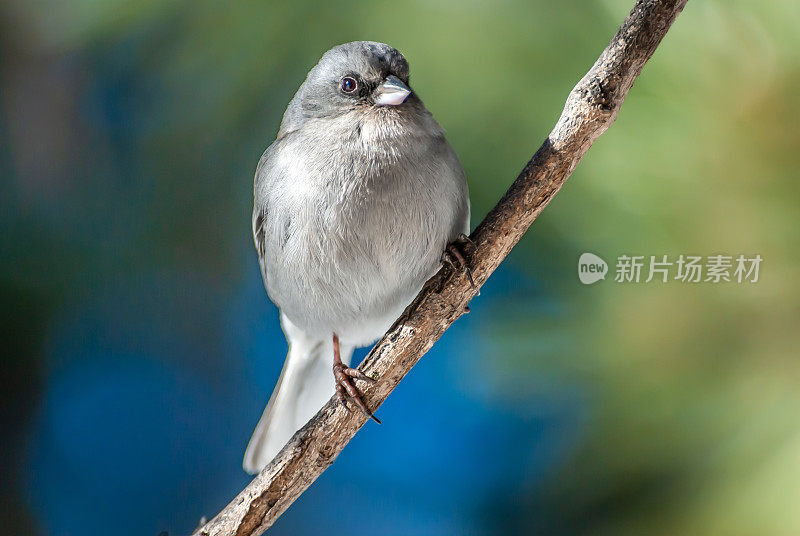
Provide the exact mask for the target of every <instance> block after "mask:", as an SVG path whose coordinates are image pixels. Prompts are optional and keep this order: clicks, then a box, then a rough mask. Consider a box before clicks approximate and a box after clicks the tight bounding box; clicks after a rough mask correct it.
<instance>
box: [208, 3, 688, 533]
mask: <svg viewBox="0 0 800 536" xmlns="http://www.w3.org/2000/svg"><path fill="white" fill-rule="evenodd" d="M686 2H687V0H638V1H637V2H636V4H635V5H634V7H633V9H632V10H631V12H630V14H629V15H628V17H627V18H626V19H625V21H624V22H623V23H622V26H620V28H619V30H618V31H617V33H616V35H615V36H614V38H613V39H612V40H611V43H609V45H608V46H607V47H606V49H605V50H604V51H603V53H602V54H601V55H600V58H599V59H598V60H597V62H595V64H594V66H593V67H592V68H591V69H590V70H589V72H588V73H586V75H585V76H584V77H583V78H582V79H581V80H580V82H578V84H577V85H576V86H575V88H574V89H573V90H572V92H570V94H569V97H568V98H567V102H566V105H565V106H564V111H563V112H562V114H561V117H560V118H559V120H558V123H557V124H556V126H555V128H553V131H552V132H551V133H550V135H549V136H548V138H547V139H546V140H545V142H544V143H543V144H542V146H541V147H540V148H539V150H538V151H536V154H534V155H533V158H532V159H531V160H530V162H528V164H527V165H526V166H525V168H524V169H523V170H522V173H520V175H519V177H517V179H516V180H515V181H514V183H513V184H512V185H511V187H510V188H509V190H508V191H507V192H506V194H505V195H504V196H503V198H502V199H501V200H500V202H499V203H497V205H496V206H495V207H494V208H493V209H492V210H491V212H489V214H488V215H487V216H486V218H485V219H484V220H483V222H481V224H480V225H478V227H477V228H476V229H475V231H474V232H473V233H472V237H471V238H472V240H473V242H474V243H475V246H476V248H475V250H474V251H471V250H469V249H468V250H467V253H468V255H467V260H468V262H469V265H470V267H471V269H472V274H473V277H474V279H475V283H476V284H477V285H478V287H480V285H482V284H483V283H484V282H485V281H486V279H487V278H488V277H489V276H490V275H491V273H492V272H493V271H494V270H495V269H496V268H497V266H498V265H499V264H500V262H501V261H502V260H503V259H504V258H505V257H506V255H508V253H509V252H510V251H511V248H513V247H514V245H515V244H516V243H517V242H518V241H519V239H520V238H521V237H522V235H523V233H525V231H526V230H527V229H528V227H530V225H531V224H532V223H533V220H535V219H536V217H537V216H538V215H539V214H540V213H541V212H542V210H543V209H544V207H546V206H547V204H548V203H549V202H550V200H551V199H552V198H553V196H554V195H555V194H556V192H558V190H559V189H560V188H561V186H562V185H563V184H564V181H566V180H567V178H568V177H569V176H570V174H571V173H572V171H573V170H574V169H575V166H577V164H578V162H580V160H581V158H582V157H583V155H584V154H586V151H588V150H589V147H591V145H592V143H594V141H595V140H596V139H597V138H598V137H599V136H600V135H601V134H602V133H603V132H605V130H606V129H607V128H608V127H609V126H610V125H611V124H612V123H613V122H614V120H615V119H616V117H617V113H618V112H619V109H620V106H621V105H622V101H623V100H624V98H625V96H626V95H627V93H628V90H629V89H630V88H631V86H632V85H633V82H634V80H635V79H636V77H637V76H638V75H639V73H640V72H641V70H642V68H643V67H644V65H645V63H646V62H647V60H648V59H650V56H652V54H653V52H654V51H655V49H656V47H657V46H658V44H659V43H660V42H661V39H662V38H663V37H664V35H665V34H666V33H667V30H668V29H669V27H670V26H671V25H672V23H673V21H674V20H675V17H677V16H678V14H679V13H680V12H681V10H682V9H683V7H684V5H685V4H686ZM475 294H476V290H475V289H473V288H472V287H471V286H470V283H469V281H468V279H467V278H466V277H465V275H464V274H462V273H458V274H455V273H453V272H452V271H451V270H449V269H447V268H443V269H442V270H440V271H439V273H437V274H436V275H435V276H434V277H432V278H431V279H430V280H429V281H428V282H427V283H426V284H425V286H424V288H423V289H422V291H421V292H420V293H419V295H418V296H417V297H416V299H415V300H414V302H413V303H412V304H411V305H409V306H408V308H407V309H406V310H405V312H404V313H403V314H402V316H401V317H400V319H398V320H397V322H396V323H395V324H394V326H392V328H391V329H390V330H389V331H388V332H387V333H386V335H384V336H383V338H382V339H381V340H380V341H379V342H378V343H377V344H376V345H375V347H374V348H373V349H372V351H371V352H370V354H369V355H368V356H367V358H366V359H365V360H364V362H363V363H362V364H361V367H360V368H361V370H363V371H364V372H365V373H366V374H369V375H370V376H373V377H374V378H377V381H376V382H375V383H373V384H367V383H366V382H359V388H360V389H361V392H362V393H363V398H364V402H365V403H366V404H367V405H368V406H369V407H370V408H372V409H373V410H374V409H375V408H377V407H378V406H379V405H380V404H381V403H382V402H383V401H384V400H386V397H388V396H389V393H391V392H392V390H393V389H394V388H395V387H396V386H397V384H398V383H399V382H400V380H402V379H403V377H404V376H405V375H406V374H407V373H408V371H409V370H411V367H413V366H414V365H415V364H416V363H417V361H419V359H420V357H421V356H422V355H423V354H424V353H425V352H426V351H428V349H429V348H430V347H431V346H433V343H434V342H436V340H438V339H439V337H440V336H441V335H442V333H444V331H445V330H446V329H447V328H448V327H449V326H450V324H452V323H453V322H454V321H455V320H456V319H457V318H458V317H459V316H461V315H462V314H464V311H465V308H466V307H467V304H468V303H469V301H470V300H471V299H472V297H473V296H474V295H475ZM365 422H366V418H365V417H364V416H363V415H362V414H361V413H359V412H353V413H349V412H347V411H346V410H345V409H344V408H343V407H342V406H341V405H340V404H339V403H337V401H336V398H335V397H333V398H332V399H331V400H330V401H328V403H327V404H325V406H324V407H323V408H322V409H321V410H320V411H319V412H318V413H317V414H316V415H315V416H314V418H312V419H311V421H309V423H308V424H306V425H305V426H304V427H303V428H302V429H300V430H299V431H298V432H297V433H296V434H295V435H294V436H293V437H292V439H291V440H290V441H289V443H287V444H286V446H285V447H284V448H283V450H281V452H280V453H279V454H278V456H277V457H276V458H275V459H274V460H273V461H272V462H271V463H270V464H269V465H268V466H267V467H266V468H265V469H264V470H263V471H262V472H261V474H260V475H258V476H257V477H256V478H255V479H253V481H252V482H251V483H250V484H249V485H248V486H247V487H246V488H245V489H244V490H243V491H242V492H241V493H240V494H239V495H238V496H237V497H236V498H235V499H234V500H233V501H232V502H231V503H230V504H229V505H228V506H226V507H225V509H224V510H223V511H222V512H220V513H219V514H218V515H217V516H216V517H215V518H214V519H212V520H211V521H210V522H208V523H206V524H205V525H204V526H202V527H200V528H198V529H197V530H196V531H195V533H194V536H257V535H259V534H261V533H263V532H264V531H265V530H266V529H267V528H269V527H270V526H271V525H272V524H273V523H274V522H275V520H276V519H278V517H279V516H280V515H281V514H282V513H283V512H284V511H285V510H286V509H287V508H288V507H289V505H291V504H292V502H293V501H294V500H295V499H297V497H299V496H300V494H301V493H303V491H305V490H306V488H308V486H310V485H311V483H312V482H313V481H314V480H315V479H316V478H317V477H318V476H319V475H320V474H321V473H322V472H323V471H324V470H325V469H326V468H327V467H328V466H329V465H330V464H331V463H333V461H334V460H335V459H336V456H337V455H338V454H339V452H341V450H342V449H343V448H344V446H345V445H346V444H347V442H348V441H350V439H351V438H352V437H353V436H354V435H355V434H356V432H357V431H358V430H359V428H361V426H363V425H364V423H365Z"/></svg>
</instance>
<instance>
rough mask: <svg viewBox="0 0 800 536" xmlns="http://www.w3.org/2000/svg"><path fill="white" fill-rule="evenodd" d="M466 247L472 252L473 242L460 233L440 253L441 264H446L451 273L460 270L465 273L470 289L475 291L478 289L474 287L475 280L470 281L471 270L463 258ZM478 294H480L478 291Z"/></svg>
mask: <svg viewBox="0 0 800 536" xmlns="http://www.w3.org/2000/svg"><path fill="white" fill-rule="evenodd" d="M467 246H469V247H471V248H472V249H473V250H474V249H475V242H473V241H472V240H471V239H470V237H468V236H467V235H465V234H464V233H461V234H460V235H458V238H456V239H455V240H453V241H452V242H450V243H449V244H447V246H445V248H444V251H443V252H442V262H443V263H446V264H448V265H449V266H450V268H452V269H453V271H456V272H457V271H459V270H460V271H463V272H464V273H466V274H467V278H468V279H469V284H470V285H471V286H472V289H473V290H477V288H478V287H477V285H475V280H474V279H472V270H471V269H470V267H469V264H468V263H467V259H466V258H464V252H465V250H466V248H467ZM478 292H479V293H480V291H478Z"/></svg>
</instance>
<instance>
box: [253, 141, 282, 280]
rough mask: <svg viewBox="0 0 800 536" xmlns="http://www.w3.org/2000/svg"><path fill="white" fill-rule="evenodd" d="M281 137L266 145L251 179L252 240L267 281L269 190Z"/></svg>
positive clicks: (273, 176)
mask: <svg viewBox="0 0 800 536" xmlns="http://www.w3.org/2000/svg"><path fill="white" fill-rule="evenodd" d="M281 140H282V138H278V139H277V140H275V141H274V142H273V143H272V145H270V146H269V147H267V150H266V151H264V154H262V155H261V158H260V159H259V161H258V166H256V174H255V178H254V179H253V241H254V242H255V246H256V252H258V263H259V265H260V266H261V277H262V278H263V279H264V284H265V285H266V283H267V264H268V259H267V254H268V247H269V245H268V242H269V230H270V226H272V225H274V221H273V220H274V216H275V215H274V214H273V211H272V210H271V208H270V203H269V195H267V193H268V192H269V190H270V188H271V187H272V185H273V184H274V182H275V180H276V174H277V172H278V170H277V169H276V166H275V159H276V153H277V152H278V151H279V150H280V146H281Z"/></svg>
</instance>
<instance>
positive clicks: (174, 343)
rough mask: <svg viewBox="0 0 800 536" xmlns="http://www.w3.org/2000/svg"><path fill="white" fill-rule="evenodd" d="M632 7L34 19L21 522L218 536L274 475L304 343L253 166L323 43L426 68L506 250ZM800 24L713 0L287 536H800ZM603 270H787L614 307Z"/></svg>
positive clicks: (295, 10) (17, 473) (2, 42)
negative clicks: (262, 234)
mask: <svg viewBox="0 0 800 536" xmlns="http://www.w3.org/2000/svg"><path fill="white" fill-rule="evenodd" d="M631 5H632V0H591V1H589V0H582V1H574V2H547V1H544V0H537V1H523V0H503V1H499V2H483V1H478V0H466V1H462V2H455V1H444V0H439V1H425V2H423V1H405V0H402V1H398V0H394V1H391V2H388V1H372V2H362V1H355V0H345V1H343V2H338V3H314V2H307V1H303V0H300V1H295V2H282V3H278V2H252V1H250V2H220V1H214V0H195V1H193V2H185V1H164V0H140V1H138V2H131V1H124V0H106V1H104V2H98V1H89V0H75V1H72V2H65V1H58V0H38V1H36V2H29V1H24V0H4V2H3V3H2V5H1V6H0V140H2V145H0V173H1V174H2V183H1V184H0V225H2V235H0V260H2V262H1V263H0V295H2V306H3V307H2V310H3V322H2V327H1V328H0V330H2V345H3V347H4V351H3V354H4V356H5V357H4V359H3V365H4V369H5V370H6V373H5V374H4V378H5V380H6V382H7V384H8V385H7V386H6V387H5V388H4V389H3V393H2V394H1V395H0V400H2V406H3V410H4V411H3V414H2V423H3V425H4V427H3V430H4V432H3V441H2V449H1V450H0V455H1V456H2V458H0V462H1V463H2V467H0V471H1V472H2V475H3V477H2V479H0V512H2V517H3V520H2V526H3V527H4V532H6V533H8V534H36V535H72V534H76V535H77V534H80V535H83V536H85V535H92V534H115V535H126V534H140V535H141V534H153V535H155V534H156V533H158V532H159V531H160V530H169V531H170V533H171V534H186V533H188V532H190V531H191V529H192V528H193V527H194V524H195V523H196V521H197V519H199V518H200V516H201V515H209V514H213V513H214V512H215V511H217V510H219V508H221V507H222V506H223V505H224V504H225V503H226V501H227V500H229V499H230V498H232V497H233V496H234V494H235V493H236V492H238V490H239V489H240V488H241V486H243V485H244V484H245V483H246V482H247V478H246V477H245V475H244V474H243V473H242V472H241V470H240V468H239V467H240V466H239V464H240V459H241V454H242V452H243V448H244V445H245V444H246V441H247V438H248V437H249V434H250V431H251V429H252V427H253V426H254V424H255V422H256V420H257V418H258V415H259V414H260V412H261V410H262V408H263V405H264V403H265V402H266V399H267V397H268V395H269V392H270V391H271V389H272V386H273V385H274V381H275V379H276V378H277V374H278V371H279V370H280V366H281V363H282V358H283V355H284V352H285V346H284V343H283V339H282V336H281V334H280V331H279V328H278V326H277V313H276V311H275V309H274V307H272V306H271V305H270V304H269V303H268V302H267V297H266V293H265V292H264V291H263V287H262V286H261V283H260V279H259V275H258V269H257V262H256V257H255V253H254V250H253V248H252V238H251V236H250V210H251V195H252V176H253V171H254V169H255V165H256V162H257V161H258V158H259V156H260V154H261V152H262V151H263V149H264V148H265V147H266V146H267V145H269V143H270V142H271V141H272V140H273V139H274V136H275V133H276V132H277V127H278V124H279V122H280V118H281V115H282V113H283V110H284V109H285V107H286V104H287V103H288V101H289V100H290V98H291V97H292V95H293V93H294V91H295V90H296V89H297V87H298V86H299V84H300V83H301V82H302V80H303V78H304V76H305V73H306V72H307V71H308V70H309V69H310V68H311V66H313V64H314V63H315V62H316V61H317V59H318V58H319V56H320V55H321V54H322V53H323V52H324V51H325V50H327V49H328V48H330V47H331V46H333V45H336V44H339V43H342V42H346V41H352V40H358V39H370V40H378V41H384V42H387V43H389V44H391V45H393V46H395V47H397V48H398V49H399V50H400V51H402V52H403V53H404V54H405V56H406V57H407V58H408V60H409V62H410V64H411V72H412V78H411V83H412V85H413V87H414V89H415V91H417V92H418V94H419V95H420V96H421V97H422V99H423V100H424V101H425V103H426V105H427V106H428V108H429V109H430V110H431V111H432V112H433V114H434V115H435V116H436V118H437V119H438V120H439V122H440V123H441V124H442V125H443V126H444V128H445V129H446V131H447V135H448V138H449V140H450V142H451V143H452V145H453V146H454V147H455V149H456V151H457V153H458V154H459V156H460V158H461V160H462V163H463V165H464V167H465V169H466V171H467V176H468V178H469V183H470V189H471V198H472V207H473V226H474V225H475V224H477V223H478V222H479V221H480V219H481V218H482V217H483V215H484V214H485V213H486V212H487V211H488V210H489V209H490V208H491V206H492V205H493V204H494V203H495V202H496V200H497V199H498V198H499V197H500V195H501V194H502V193H503V192H504V191H505V189H506V188H507V187H508V185H509V183H510V182H511V181H512V180H513V178H514V177H515V176H516V174H517V173H518V172H519V170H520V169H521V168H522V166H523V165H524V163H525V162H526V161H527V160H528V159H529V158H530V156H531V155H532V153H533V151H534V150H535V149H536V148H537V147H538V146H539V144H540V143H541V141H542V140H543V139H544V138H545V137H546V135H547V133H548V132H549V130H550V128H551V127H552V125H553V124H554V122H555V120H556V119H557V117H558V115H559V113H560V112H561V108H562V106H563V103H564V99H565V97H566V95H567V94H568V92H569V90H570V89H571V88H572V87H573V85H574V84H575V83H576V82H577V80H578V79H580V77H581V76H582V75H583V74H584V73H585V71H586V70H587V69H588V68H589V67H590V66H591V64H592V63H593V62H594V60H595V59H596V58H597V56H598V54H599V53H600V51H601V50H602V48H603V47H604V46H605V45H606V44H607V43H608V41H609V39H610V38H611V36H612V35H613V33H614V32H615V31H616V28H617V26H618V25H619V23H620V22H621V21H622V19H623V18H624V16H625V15H626V14H627V12H628V10H629V9H630V7H631ZM799 20H800V4H798V3H797V2H796V1H795V0H776V1H773V2H751V1H744V0H691V1H690V2H689V4H688V6H687V8H686V10H685V11H684V13H683V14H682V15H681V16H680V17H679V18H678V20H677V22H676V23H675V25H674V27H673V28H672V29H671V30H670V32H669V34H668V35H667V37H666V39H665V40H664V42H663V43H662V45H661V46H660V48H659V49H658V50H657V51H656V54H655V56H654V57H653V59H652V60H651V62H650V63H649V64H648V66H647V67H646V68H645V70H644V72H643V73H642V76H641V78H640V79H639V80H638V81H637V82H636V84H635V86H634V87H633V89H632V91H631V93H630V95H629V96H628V99H627V100H626V102H625V104H624V105H623V107H622V111H621V113H620V116H619V119H618V120H617V122H616V124H615V125H614V126H613V127H612V128H611V129H610V130H609V131H608V132H607V133H606V134H605V135H604V136H602V137H601V138H600V140H599V141H598V142H597V143H596V144H595V146H594V147H593V148H592V149H591V150H590V152H589V154H588V155H587V156H586V158H585V159H584V160H583V162H582V163H581V164H580V166H579V167H578V169H577V170H576V172H575V174H574V175H573V177H572V178H571V179H570V180H569V181H568V183H567V184H566V186H565V187H564V189H563V190H562V192H561V193H560V194H559V195H558V196H557V197H556V198H555V200H554V201H553V202H552V204H551V205H550V207H549V208H548V209H547V210H546V211H545V212H544V213H543V215H542V216H541V217H540V218H539V219H538V220H537V221H536V223H535V224H534V226H533V228H532V229H531V231H530V232H529V233H528V234H527V235H526V236H525V238H524V239H523V240H522V242H521V243H520V244H519V246H518V247H517V248H516V249H515V250H514V252H513V253H512V255H511V256H510V257H509V259H508V260H507V261H506V263H504V264H503V266H502V267H501V269H500V270H499V271H498V273H497V274H496V275H495V276H494V277H493V279H492V280H490V282H489V283H488V284H487V286H486V288H485V291H484V293H483V294H482V296H481V297H480V298H478V299H476V300H475V301H474V302H473V307H472V309H473V313H472V314H471V315H469V316H468V317H465V318H464V319H462V320H459V322H458V323H457V324H456V325H455V326H454V328H453V329H452V330H451V331H450V332H448V334H446V336H445V337H444V338H443V339H442V341H440V343H439V344H438V345H437V346H436V347H435V348H434V350H433V351H432V352H431V353H430V354H429V355H428V356H426V358H424V359H423V361H422V362H421V363H420V365H419V366H418V367H417V368H416V369H415V370H414V371H413V372H412V373H411V374H410V375H409V378H408V380H407V382H404V383H403V384H402V385H401V386H400V388H399V389H398V390H397V392H396V393H394V394H393V395H392V397H391V398H390V399H389V401H387V403H386V404H385V405H384V406H383V407H382V408H381V411H380V412H379V414H381V416H382V417H383V420H384V422H385V423H386V424H384V425H383V426H382V427H374V426H370V425H368V426H367V427H366V428H365V429H364V430H362V432H361V433H360V434H359V435H358V436H357V437H356V439H355V440H354V441H353V442H352V443H351V445H349V446H348V448H347V449H345V451H344V453H343V454H342V456H341V457H340V459H339V461H337V463H336V464H334V466H333V467H332V468H331V469H330V470H329V471H328V472H327V473H326V474H325V475H323V477H322V478H321V479H320V480H319V481H318V482H317V483H315V484H314V486H312V488H311V489H310V490H309V492H308V493H307V494H305V495H304V496H303V498H301V500H300V501H298V503H297V504H296V505H295V506H293V507H292V509H290V510H289V512H288V513H287V514H286V515H285V516H284V517H283V518H282V519H281V520H280V521H279V522H278V524H276V526H275V527H274V529H273V531H272V532H271V534H272V533H275V534H290V533H291V534H324V533H325V534H327V533H330V532H331V531H342V532H343V531H345V530H347V531H349V532H350V533H352V534H359V533H363V534H411V533H414V534H584V535H585V534H598V535H599V534H615V535H618V534H644V533H646V534H664V535H668V534H669V535H672V534H681V533H688V534H708V535H720V534H725V535H752V534H759V535H762V534H770V535H787V536H788V535H796V534H799V533H800V509H798V508H797V505H798V504H800V484H799V482H800V389H798V385H800V383H799V382H798V377H799V376H800V366H799V362H798V355H800V353H799V352H798V349H797V348H798V342H800V336H799V335H798V320H800V305H799V304H800V288H799V286H800V283H798V277H797V275H798V271H797V266H798V260H800V259H799V258H798V255H799V253H800V238H799V237H800V229H798V228H799V227H800V211H799V210H798V199H800V196H799V195H798V194H800V185H799V183H798V180H797V179H798V169H800V129H798V119H800V100H798V98H797V97H798V90H800V33H798V31H797V23H798V21H799ZM584 251H591V252H593V253H596V254H598V255H600V256H601V257H603V258H605V259H606V260H608V261H609V262H610V263H613V261H614V260H615V259H616V257H617V256H619V255H622V254H627V255H647V256H649V255H658V256H660V255H663V254H667V255H670V256H677V255H680V254H685V255H689V254H692V255H704V256H706V255H714V254H719V253H723V254H728V255H738V254H740V253H744V254H747V255H755V254H760V255H761V256H762V257H763V259H764V262H763V264H762V266H761V274H760V280H759V281H758V283H756V284H737V283H720V284H712V283H699V284H694V285H691V284H685V283H681V282H677V281H671V282H668V283H657V282H652V283H648V284H644V283H639V284H634V283H630V284H619V283H615V282H614V281H613V278H607V279H606V281H602V282H599V283H597V284H595V285H592V286H584V285H582V284H581V283H580V282H579V281H578V278H577V274H576V261H577V258H578V256H579V255H580V254H581V253H583V252H584ZM612 269H613V267H612ZM360 355H363V353H362V354H360ZM387 459H388V460H389V461H390V462H391V467H386V465H387ZM342 512H350V514H348V515H346V516H342ZM352 512H356V513H352ZM350 515H352V517H351V518H350V519H360V520H361V521H353V522H352V523H348V522H347V519H341V518H342V517H348V516H350Z"/></svg>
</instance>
